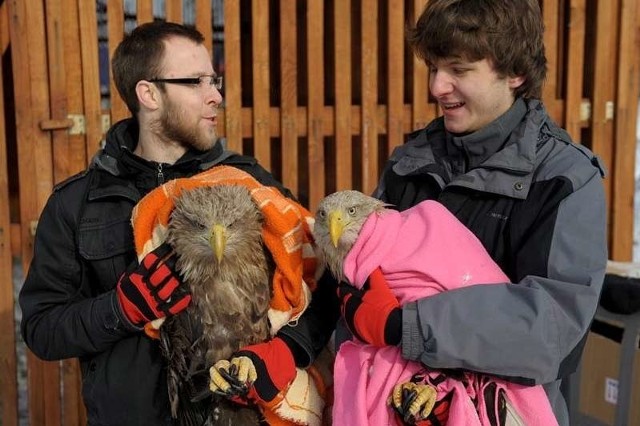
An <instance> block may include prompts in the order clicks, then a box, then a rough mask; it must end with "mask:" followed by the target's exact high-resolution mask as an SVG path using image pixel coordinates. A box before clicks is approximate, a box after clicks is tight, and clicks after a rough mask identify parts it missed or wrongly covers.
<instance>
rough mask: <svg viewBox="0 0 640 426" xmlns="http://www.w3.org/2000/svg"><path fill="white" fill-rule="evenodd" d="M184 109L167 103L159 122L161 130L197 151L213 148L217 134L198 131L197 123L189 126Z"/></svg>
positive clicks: (170, 137)
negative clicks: (209, 135)
mask: <svg viewBox="0 0 640 426" xmlns="http://www.w3.org/2000/svg"><path fill="white" fill-rule="evenodd" d="M185 116H186V114H185V112H184V110H182V109H181V108H179V107H176V106H175V104H174V103H173V102H168V103H167V108H166V109H165V110H164V112H163V113H162V116H161V117H160V120H159V122H158V125H159V127H160V128H159V130H160V132H161V134H163V135H164V136H165V137H166V138H167V139H169V140H172V141H175V142H178V143H179V144H181V145H183V146H184V147H185V148H193V149H195V150H197V151H207V150H209V149H211V147H212V146H213V144H214V143H215V141H216V139H217V138H216V134H215V132H214V134H213V135H212V136H211V137H208V136H204V135H203V134H202V133H201V132H198V127H197V124H194V125H193V126H187V125H185V123H186V122H187V119H186V117H185Z"/></svg>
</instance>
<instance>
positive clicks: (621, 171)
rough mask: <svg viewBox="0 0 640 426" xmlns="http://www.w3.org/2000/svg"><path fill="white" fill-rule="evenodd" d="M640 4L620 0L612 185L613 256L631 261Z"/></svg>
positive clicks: (638, 86) (639, 93) (639, 85)
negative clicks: (613, 176)
mask: <svg viewBox="0 0 640 426" xmlns="http://www.w3.org/2000/svg"><path fill="white" fill-rule="evenodd" d="M639 9H640V7H639V6H638V1H637V0H621V3H620V32H619V34H620V41H619V44H618V55H619V56H618V57H619V62H618V88H617V99H616V111H615V123H616V124H615V126H616V130H615V141H616V152H615V159H614V167H615V171H616V175H615V181H614V186H613V194H612V197H613V199H612V201H613V212H612V216H613V217H612V229H611V232H612V235H611V237H612V241H613V244H612V245H611V246H612V249H611V253H610V257H611V259H613V260H618V261H629V260H631V259H632V254H633V207H634V206H633V197H634V189H635V188H634V165H635V156H634V155H633V153H634V152H635V150H636V126H637V123H636V120H637V111H638V96H639V95H640V83H639V82H638V75H639V73H640V24H639V22H640V10H639Z"/></svg>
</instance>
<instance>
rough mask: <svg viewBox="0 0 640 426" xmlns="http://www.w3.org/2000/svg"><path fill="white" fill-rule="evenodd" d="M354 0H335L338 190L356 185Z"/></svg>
mask: <svg viewBox="0 0 640 426" xmlns="http://www.w3.org/2000/svg"><path fill="white" fill-rule="evenodd" d="M351 15H352V12H351V0H343V1H336V2H334V6H333V21H334V26H335V29H334V31H335V36H334V46H333V54H334V59H333V60H334V63H335V68H334V70H333V71H334V75H335V78H334V81H335V87H334V91H335V96H334V97H335V146H336V149H335V153H336V154H335V155H336V156H335V160H334V161H335V167H336V190H338V191H340V190H344V189H351V188H352V187H353V176H352V172H351V170H352V168H353V150H352V133H351V127H352V124H351V123H352V114H351V103H352V101H353V100H352V86H351V84H352V77H351V76H352V73H353V64H352V63H351V57H352V56H351V55H352V50H351V49H352V35H351V27H352V26H351V22H352V19H356V18H354V17H352V16H351Z"/></svg>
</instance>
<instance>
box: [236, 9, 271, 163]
mask: <svg viewBox="0 0 640 426" xmlns="http://www.w3.org/2000/svg"><path fill="white" fill-rule="evenodd" d="M251 17H252V21H251V27H252V29H251V45H252V46H253V48H252V59H253V64H252V65H253V67H252V69H253V75H252V77H253V151H254V156H255V157H256V158H257V159H258V161H259V162H260V163H261V164H262V166H263V167H264V168H266V169H267V170H271V140H270V139H269V106H270V99H269V88H270V84H269V2H266V1H264V0H251ZM238 75H240V74H238Z"/></svg>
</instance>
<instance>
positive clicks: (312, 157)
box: [306, 0, 349, 211]
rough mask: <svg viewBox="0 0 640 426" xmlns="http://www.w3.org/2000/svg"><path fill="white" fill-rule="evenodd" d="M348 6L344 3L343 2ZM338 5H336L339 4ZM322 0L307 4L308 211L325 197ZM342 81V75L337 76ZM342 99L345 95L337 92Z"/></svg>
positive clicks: (314, 207)
mask: <svg viewBox="0 0 640 426" xmlns="http://www.w3.org/2000/svg"><path fill="white" fill-rule="evenodd" d="M343 2H344V3H348V1H346V0H345V1H343ZM343 2H340V3H343ZM323 5H324V1H323V0H308V1H307V15H306V22H307V48H306V53H307V69H306V72H307V93H308V96H307V98H308V101H307V102H308V106H307V128H308V130H307V144H308V147H309V150H308V156H309V173H308V174H309V209H311V211H315V209H316V207H317V206H318V203H319V202H320V200H321V199H322V197H324V195H325V179H326V173H325V158H324V138H323V132H322V127H323V116H324V90H325V81H324V72H323V70H324V65H325V62H324V53H323V52H324V14H325V8H324V7H323ZM341 78H345V79H346V80H349V79H348V78H346V76H341ZM341 95H342V96H346V95H345V94H344V93H341Z"/></svg>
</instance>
